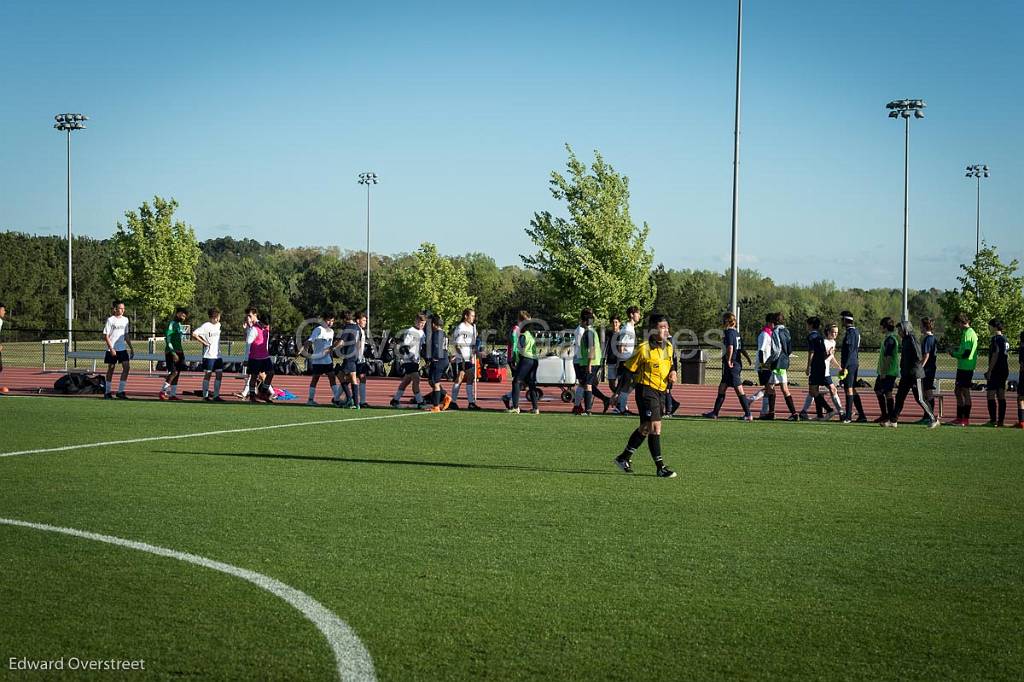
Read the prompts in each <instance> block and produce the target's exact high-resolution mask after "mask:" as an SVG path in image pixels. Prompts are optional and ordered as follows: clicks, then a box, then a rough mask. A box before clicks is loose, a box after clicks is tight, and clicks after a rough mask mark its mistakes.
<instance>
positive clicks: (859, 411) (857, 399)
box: [853, 393, 867, 419]
mask: <svg viewBox="0 0 1024 682" xmlns="http://www.w3.org/2000/svg"><path fill="white" fill-rule="evenodd" d="M853 404H854V405H856V406H857V418H858V419H867V416H866V415H865V414H864V403H862V402H861V401H860V393H854V394H853Z"/></svg>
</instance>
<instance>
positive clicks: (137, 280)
mask: <svg viewBox="0 0 1024 682" xmlns="http://www.w3.org/2000/svg"><path fill="white" fill-rule="evenodd" d="M177 208H178V202H177V201H175V200H174V199H170V200H165V199H162V198H160V197H153V205H152V206H150V205H149V204H148V203H147V202H143V203H142V206H140V207H139V210H138V211H127V212H125V214H124V216H125V224H121V223H118V224H117V231H116V232H114V236H113V238H112V239H111V241H110V261H109V271H108V274H109V278H110V284H111V288H112V289H113V290H114V294H115V295H116V296H118V297H119V298H122V299H124V301H125V302H126V303H128V304H129V306H132V307H134V308H137V309H139V310H141V311H145V312H147V313H149V314H151V315H153V317H154V320H155V318H156V317H157V316H160V317H163V316H167V315H169V314H170V313H171V312H172V311H173V310H174V307H175V306H178V305H183V304H186V303H189V302H191V301H192V297H193V294H194V293H195V288H196V265H197V264H198V263H199V255H200V251H199V243H198V242H197V241H196V234H195V231H194V230H193V229H192V228H191V227H190V226H188V225H186V224H185V223H183V222H182V221H180V220H178V221H175V220H174V211H175V209H177Z"/></svg>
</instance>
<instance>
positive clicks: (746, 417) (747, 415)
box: [740, 414, 754, 422]
mask: <svg viewBox="0 0 1024 682" xmlns="http://www.w3.org/2000/svg"><path fill="white" fill-rule="evenodd" d="M740 421H744V422H752V421H754V418H753V417H752V416H750V415H749V414H745V415H743V416H742V417H740Z"/></svg>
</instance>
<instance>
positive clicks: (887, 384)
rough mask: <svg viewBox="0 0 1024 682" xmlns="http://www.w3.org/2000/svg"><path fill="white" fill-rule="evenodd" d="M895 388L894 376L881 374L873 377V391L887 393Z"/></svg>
mask: <svg viewBox="0 0 1024 682" xmlns="http://www.w3.org/2000/svg"><path fill="white" fill-rule="evenodd" d="M894 388H896V377H890V376H886V375H884V374H883V375H881V376H879V377H878V378H877V379H875V393H889V392H890V391H892V389H894Z"/></svg>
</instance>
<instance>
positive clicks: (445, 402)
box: [441, 393, 455, 412]
mask: <svg viewBox="0 0 1024 682" xmlns="http://www.w3.org/2000/svg"><path fill="white" fill-rule="evenodd" d="M453 402H455V401H454V400H452V397H451V396H450V395H448V394H447V393H446V394H445V396H444V398H442V399H441V411H442V412H444V411H445V410H447V409H448V408H449V407H451V406H452V403H453Z"/></svg>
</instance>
